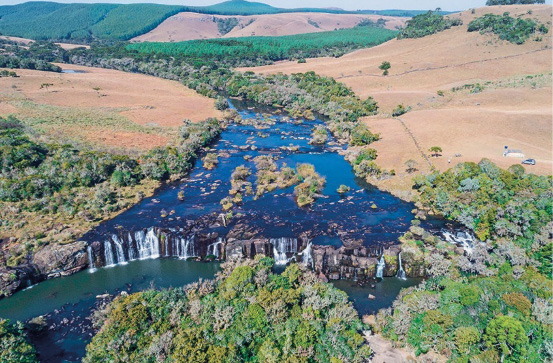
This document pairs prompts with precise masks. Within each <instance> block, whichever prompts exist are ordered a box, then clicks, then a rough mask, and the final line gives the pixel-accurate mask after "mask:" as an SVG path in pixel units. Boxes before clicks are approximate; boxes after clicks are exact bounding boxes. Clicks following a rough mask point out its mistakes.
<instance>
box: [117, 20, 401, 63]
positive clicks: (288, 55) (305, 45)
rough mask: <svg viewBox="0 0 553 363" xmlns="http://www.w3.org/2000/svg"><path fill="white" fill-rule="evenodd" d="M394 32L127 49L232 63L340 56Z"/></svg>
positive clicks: (364, 30)
mask: <svg viewBox="0 0 553 363" xmlns="http://www.w3.org/2000/svg"><path fill="white" fill-rule="evenodd" d="M396 33H397V32H395V31H393V30H388V29H382V28H376V27H369V26H366V27H357V28H353V29H340V30H336V31H330V32H319V33H308V34H298V35H289V36H280V37H243V38H225V39H203V40H191V41H186V42H177V43H155V42H154V43H134V44H129V45H128V46H127V49H129V50H137V51H139V52H141V53H155V54H165V55H170V56H177V57H178V56H182V55H186V57H188V58H190V59H193V60H194V59H198V60H202V61H204V62H205V61H213V62H225V63H227V64H229V63H230V64H231V65H233V66H248V65H262V64H269V63H271V62H275V61H279V60H284V59H290V60H297V59H304V58H314V57H323V56H334V57H339V56H341V55H343V54H345V53H347V52H350V51H352V50H354V49H359V48H368V47H372V46H375V45H378V44H381V43H384V42H386V41H388V40H390V39H392V38H394V36H395V35H396Z"/></svg>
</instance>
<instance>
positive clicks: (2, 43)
mask: <svg viewBox="0 0 553 363" xmlns="http://www.w3.org/2000/svg"><path fill="white" fill-rule="evenodd" d="M26 48H27V47H25V48H24V47H21V46H20V44H18V43H17V42H13V41H9V40H5V39H0V68H10V69H17V68H21V69H36V70H39V71H51V72H61V68H60V67H58V66H56V65H54V64H52V63H50V62H51V61H53V57H52V52H53V51H54V50H55V49H56V48H57V46H54V45H51V44H48V43H32V44H30V45H29V47H28V49H26ZM4 77H5V76H4ZM12 77H13V76H12Z"/></svg>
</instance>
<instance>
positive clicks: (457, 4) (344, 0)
mask: <svg viewBox="0 0 553 363" xmlns="http://www.w3.org/2000/svg"><path fill="white" fill-rule="evenodd" d="M52 1H58V2H66V3H67V2H87V3H98V2H111V3H118V4H130V3H138V2H148V3H160V4H176V5H211V4H216V3H219V2H222V1H223V0H138V1H136V0H52ZM22 2H25V0H0V5H11V4H18V3H22ZM259 2H264V3H267V4H270V5H272V6H275V7H282V8H297V7H317V8H322V7H340V8H343V9H347V10H357V9H371V10H372V9H374V10H380V9H422V10H428V9H435V8H437V7H440V8H442V9H443V10H466V9H469V8H473V7H478V6H483V5H484V4H485V3H486V0H300V1H298V0H259ZM546 2H547V3H548V4H551V0H547V1H546Z"/></svg>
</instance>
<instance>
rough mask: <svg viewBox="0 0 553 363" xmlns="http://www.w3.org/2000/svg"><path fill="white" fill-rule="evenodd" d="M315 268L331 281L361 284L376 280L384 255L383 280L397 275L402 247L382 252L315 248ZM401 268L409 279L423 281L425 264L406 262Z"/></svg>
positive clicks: (392, 247) (409, 260)
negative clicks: (416, 278) (354, 281)
mask: <svg viewBox="0 0 553 363" xmlns="http://www.w3.org/2000/svg"><path fill="white" fill-rule="evenodd" d="M312 250H313V252H312V253H313V268H314V270H315V272H317V273H320V274H322V275H324V276H327V277H328V278H329V279H330V280H337V279H348V280H356V281H359V282H361V283H363V282H366V281H368V280H369V279H372V278H375V277H376V266H377V264H378V259H379V258H380V255H384V260H385V262H386V267H385V268H384V277H393V276H396V275H397V272H398V268H399V260H398V254H399V253H400V252H401V247H400V246H391V247H389V248H386V249H384V250H382V251H380V250H374V249H371V248H366V247H359V248H346V247H340V248H338V249H336V248H334V247H332V246H313V249H312ZM402 265H403V268H404V270H405V272H406V275H407V277H424V276H425V268H424V261H418V260H415V259H405V258H403V256H402Z"/></svg>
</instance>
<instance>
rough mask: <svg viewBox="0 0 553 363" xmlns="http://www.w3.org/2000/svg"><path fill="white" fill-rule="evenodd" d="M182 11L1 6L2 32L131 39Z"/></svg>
mask: <svg viewBox="0 0 553 363" xmlns="http://www.w3.org/2000/svg"><path fill="white" fill-rule="evenodd" d="M182 10H183V7H180V6H167V5H155V4H131V5H117V4H60V3H53V2H28V3H24V4H18V5H12V6H0V33H2V34H3V35H11V36H18V37H23V38H30V39H37V40H43V39H56V40H58V39H59V40H69V39H71V40H87V39H91V38H103V39H120V40H127V39H130V38H133V37H135V36H137V35H140V34H144V33H146V32H148V31H150V30H152V29H153V28H155V27H156V26H157V25H159V24H160V23H161V22H162V21H163V20H165V19H167V18H168V17H170V16H172V15H174V14H176V13H178V12H179V11H182Z"/></svg>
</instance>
